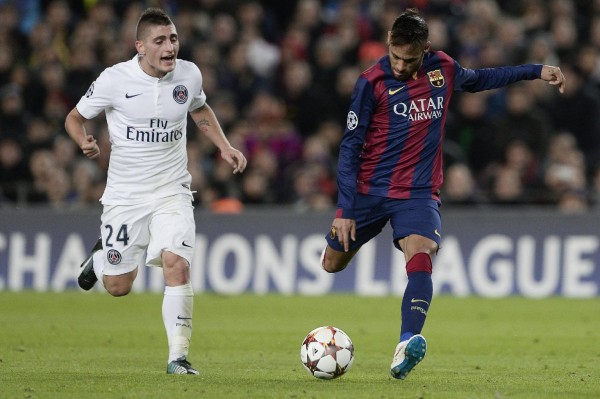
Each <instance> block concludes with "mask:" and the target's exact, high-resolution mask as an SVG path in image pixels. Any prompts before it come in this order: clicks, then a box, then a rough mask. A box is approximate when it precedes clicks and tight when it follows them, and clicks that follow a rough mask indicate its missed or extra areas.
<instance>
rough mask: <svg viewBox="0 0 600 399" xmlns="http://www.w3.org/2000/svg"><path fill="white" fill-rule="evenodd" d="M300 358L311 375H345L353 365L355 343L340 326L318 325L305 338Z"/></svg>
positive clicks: (321, 377) (329, 377)
mask: <svg viewBox="0 0 600 399" xmlns="http://www.w3.org/2000/svg"><path fill="white" fill-rule="evenodd" d="M300 360H302V365H303V366H304V368H305V369H306V371H308V373H309V374H310V375H312V376H314V377H317V378H320V379H325V380H330V379H332V378H337V377H339V376H341V375H344V373H346V371H348V370H349V369H350V367H352V363H354V345H352V341H351V340H350V337H348V335H347V334H346V333H345V332H343V331H342V330H340V329H339V328H336V327H333V326H323V327H318V328H315V329H314V330H312V331H311V332H309V333H308V335H307V336H306V338H304V341H303V342H302V345H301V346H300Z"/></svg>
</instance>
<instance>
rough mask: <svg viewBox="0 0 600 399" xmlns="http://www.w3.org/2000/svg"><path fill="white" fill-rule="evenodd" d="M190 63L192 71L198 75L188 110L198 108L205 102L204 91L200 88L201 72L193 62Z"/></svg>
mask: <svg viewBox="0 0 600 399" xmlns="http://www.w3.org/2000/svg"><path fill="white" fill-rule="evenodd" d="M191 65H192V69H193V71H192V73H195V74H197V75H198V79H199V84H198V89H197V90H195V91H194V93H192V94H193V97H192V101H191V102H190V108H189V111H193V110H195V109H198V108H200V107H202V106H204V104H206V93H204V89H203V88H202V73H201V72H200V68H198V67H197V66H196V65H195V64H191Z"/></svg>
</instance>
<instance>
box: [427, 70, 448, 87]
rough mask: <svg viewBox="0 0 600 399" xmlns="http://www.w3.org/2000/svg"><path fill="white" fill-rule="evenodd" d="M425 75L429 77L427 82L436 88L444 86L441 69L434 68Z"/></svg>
mask: <svg viewBox="0 0 600 399" xmlns="http://www.w3.org/2000/svg"><path fill="white" fill-rule="evenodd" d="M427 77H429V83H431V85H432V86H433V87H437V88H438V89H439V88H440V87H444V84H445V83H446V82H445V80H444V75H442V71H441V69H434V70H433V71H429V72H427Z"/></svg>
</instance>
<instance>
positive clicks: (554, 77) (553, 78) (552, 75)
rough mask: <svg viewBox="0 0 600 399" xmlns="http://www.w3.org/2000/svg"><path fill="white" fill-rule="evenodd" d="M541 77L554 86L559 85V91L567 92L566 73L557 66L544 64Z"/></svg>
mask: <svg viewBox="0 0 600 399" xmlns="http://www.w3.org/2000/svg"><path fill="white" fill-rule="evenodd" d="M540 79H542V80H545V81H546V82H549V83H550V84H551V85H553V86H558V91H559V92H561V93H564V92H565V84H566V81H565V75H563V73H562V71H561V70H560V68H559V67H557V66H551V65H544V66H543V67H542V73H541V76H540Z"/></svg>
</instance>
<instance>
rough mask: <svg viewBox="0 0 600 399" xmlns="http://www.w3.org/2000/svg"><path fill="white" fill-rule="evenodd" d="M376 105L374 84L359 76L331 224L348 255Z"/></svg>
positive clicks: (345, 135)
mask: <svg viewBox="0 0 600 399" xmlns="http://www.w3.org/2000/svg"><path fill="white" fill-rule="evenodd" d="M375 106H376V100H375V98H374V95H373V87H372V86H371V83H370V82H369V81H367V80H366V79H365V78H363V77H360V78H359V79H358V80H357V82H356V85H355V87H354V92H353V93H352V99H351V101H350V110H349V111H348V117H347V121H346V130H345V132H344V136H343V137H342V142H341V144H340V153H339V157H338V175H337V183H338V202H337V210H336V213H335V219H333V222H332V223H331V235H332V236H333V237H332V238H335V237H337V239H338V240H339V242H340V244H342V245H343V247H344V251H346V252H347V251H348V250H349V245H350V240H352V241H354V240H356V223H355V221H354V202H355V199H356V196H357V195H358V191H357V178H358V169H359V167H360V153H361V150H362V146H363V143H364V142H365V137H366V135H367V130H368V129H369V126H370V124H371V116H372V115H373V111H374V110H375Z"/></svg>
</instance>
